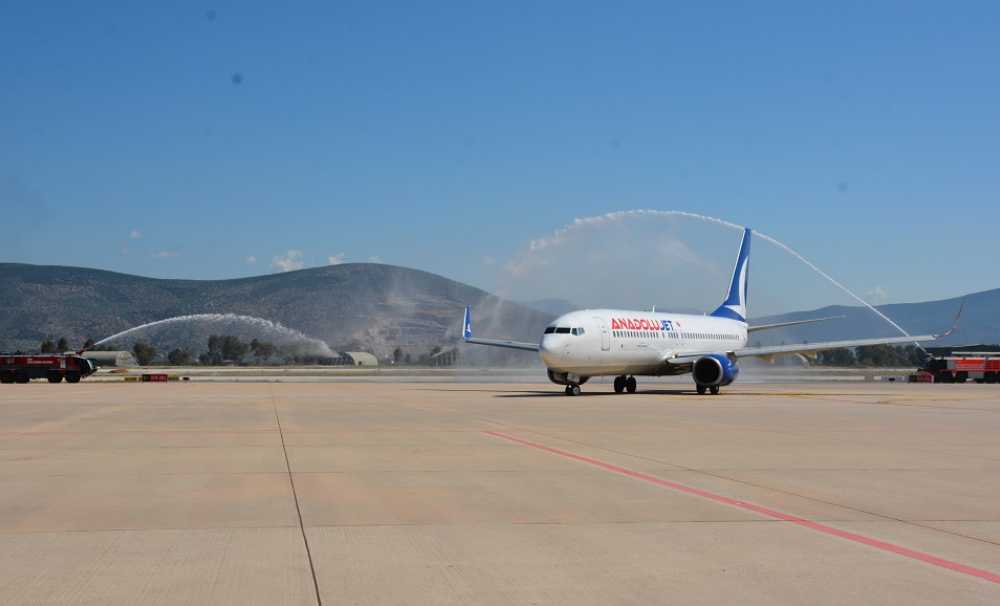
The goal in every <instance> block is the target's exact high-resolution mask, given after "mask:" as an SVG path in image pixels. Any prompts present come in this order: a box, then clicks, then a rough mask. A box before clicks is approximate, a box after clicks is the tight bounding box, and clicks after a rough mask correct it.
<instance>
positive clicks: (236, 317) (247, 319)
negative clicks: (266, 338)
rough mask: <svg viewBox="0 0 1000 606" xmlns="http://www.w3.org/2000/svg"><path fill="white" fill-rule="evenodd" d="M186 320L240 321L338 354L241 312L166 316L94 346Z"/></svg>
mask: <svg viewBox="0 0 1000 606" xmlns="http://www.w3.org/2000/svg"><path fill="white" fill-rule="evenodd" d="M184 322H214V323H232V322H239V323H241V324H248V325H250V326H253V327H255V328H258V329H260V330H262V331H265V332H267V333H270V334H273V335H278V336H280V337H282V338H284V339H286V340H288V341H296V342H300V343H306V344H308V345H310V346H311V347H312V348H313V349H314V352H315V353H316V354H317V355H321V356H329V357H334V356H336V354H335V353H334V352H333V350H331V349H330V346H329V345H327V344H326V343H324V342H323V341H320V340H319V339H314V338H312V337H310V336H307V335H305V334H303V333H302V332H300V331H298V330H295V329H294V328H288V327H287V326H285V325H283V324H280V323H278V322H272V321H271V320H265V319H264V318H257V317H255V316H244V315H240V314H231V313H230V314H189V315H185V316H174V317H172V318H164V319H163V320H156V321H154V322H146V323H145V324H140V325H139V326H133V327H132V328H129V329H126V330H123V331H121V332H117V333H115V334H113V335H111V336H108V337H104V338H103V339H101V340H100V341H97V342H96V343H94V347H98V346H100V345H103V344H105V343H108V342H111V341H114V340H115V339H119V338H121V337H125V336H128V335H131V334H133V333H137V332H141V331H143V330H146V329H149V328H154V327H159V326H168V325H171V324H180V323H184Z"/></svg>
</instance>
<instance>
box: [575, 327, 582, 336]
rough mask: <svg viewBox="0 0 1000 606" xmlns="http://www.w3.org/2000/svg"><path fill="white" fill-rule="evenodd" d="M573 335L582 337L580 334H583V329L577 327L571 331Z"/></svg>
mask: <svg viewBox="0 0 1000 606" xmlns="http://www.w3.org/2000/svg"><path fill="white" fill-rule="evenodd" d="M573 334H574V335H577V336H580V335H582V334H583V327H582V326H581V327H579V328H574V329H573Z"/></svg>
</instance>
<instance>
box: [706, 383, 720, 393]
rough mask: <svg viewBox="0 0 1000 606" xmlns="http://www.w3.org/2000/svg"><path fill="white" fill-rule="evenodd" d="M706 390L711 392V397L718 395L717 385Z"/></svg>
mask: <svg viewBox="0 0 1000 606" xmlns="http://www.w3.org/2000/svg"><path fill="white" fill-rule="evenodd" d="M708 390H709V391H710V392H712V395H713V396H717V395H719V386H718V385H712V386H711V387H709V388H708Z"/></svg>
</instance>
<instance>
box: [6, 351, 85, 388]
mask: <svg viewBox="0 0 1000 606" xmlns="http://www.w3.org/2000/svg"><path fill="white" fill-rule="evenodd" d="M95 370H97V367H96V366H95V365H94V363H93V362H92V361H90V360H88V359H87V358H84V357H82V356H80V355H79V354H73V353H67V354H21V353H14V354H5V353H0V383H27V382H28V381H30V380H32V379H48V381H49V383H60V382H62V380H63V379H66V382H67V383H79V382H80V379H82V378H84V377H87V376H90V375H92V374H94V371H95Z"/></svg>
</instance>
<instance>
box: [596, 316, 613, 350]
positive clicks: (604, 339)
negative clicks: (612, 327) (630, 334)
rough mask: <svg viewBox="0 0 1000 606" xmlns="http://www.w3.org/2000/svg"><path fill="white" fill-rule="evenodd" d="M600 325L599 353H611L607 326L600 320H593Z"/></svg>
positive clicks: (609, 334)
mask: <svg viewBox="0 0 1000 606" xmlns="http://www.w3.org/2000/svg"><path fill="white" fill-rule="evenodd" d="M594 319H595V320H597V322H598V323H599V324H600V325H601V351H611V333H609V332H608V327H607V325H606V324H605V323H604V322H602V321H601V319H600V318H594Z"/></svg>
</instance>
